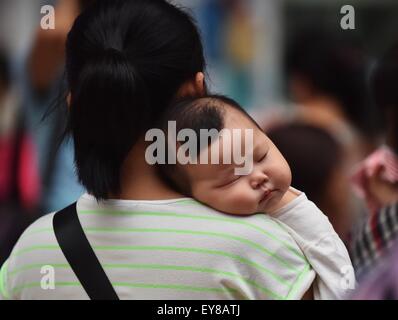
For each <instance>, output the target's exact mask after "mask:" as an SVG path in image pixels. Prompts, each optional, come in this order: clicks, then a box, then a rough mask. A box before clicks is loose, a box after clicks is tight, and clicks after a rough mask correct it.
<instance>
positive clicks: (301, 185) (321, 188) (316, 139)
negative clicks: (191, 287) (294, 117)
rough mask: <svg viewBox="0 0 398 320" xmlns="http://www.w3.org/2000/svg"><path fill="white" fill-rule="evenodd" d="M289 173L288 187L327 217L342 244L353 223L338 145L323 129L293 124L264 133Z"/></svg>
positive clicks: (347, 184) (341, 153)
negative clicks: (309, 201)
mask: <svg viewBox="0 0 398 320" xmlns="http://www.w3.org/2000/svg"><path fill="white" fill-rule="evenodd" d="M267 135H268V136H269V138H270V139H271V140H272V141H274V143H275V145H276V146H277V148H278V149H279V150H280V151H281V153H282V154H283V156H284V157H285V158H286V160H287V162H288V163H289V165H290V167H291V170H292V177H293V181H292V186H293V187H295V188H298V189H300V190H302V191H303V192H304V193H305V194H306V195H307V197H308V198H309V199H311V201H313V202H314V203H315V204H316V205H317V206H318V207H319V208H320V209H321V211H322V212H323V213H325V214H326V216H327V217H328V218H329V220H330V222H331V223H332V225H333V227H334V229H335V230H336V232H337V233H338V235H339V236H340V238H342V239H343V240H344V241H347V237H348V233H349V231H350V229H351V225H352V223H353V216H352V213H351V212H350V211H349V192H348V190H349V183H348V180H347V179H346V177H345V174H344V173H345V168H344V167H343V166H344V162H343V150H342V146H341V145H340V144H339V143H338V142H337V141H336V139H334V138H333V136H332V135H331V134H330V133H328V132H327V131H326V130H324V129H321V128H319V127H315V126H311V125H307V124H300V123H296V124H295V123H293V124H286V125H281V126H278V127H274V128H273V129H271V130H269V131H268V132H267Z"/></svg>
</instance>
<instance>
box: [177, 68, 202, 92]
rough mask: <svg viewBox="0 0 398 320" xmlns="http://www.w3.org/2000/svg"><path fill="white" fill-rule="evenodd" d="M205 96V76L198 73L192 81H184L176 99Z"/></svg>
mask: <svg viewBox="0 0 398 320" xmlns="http://www.w3.org/2000/svg"><path fill="white" fill-rule="evenodd" d="M205 94H206V85H205V75H204V73H203V72H198V73H197V74H196V75H195V78H194V79H191V80H188V81H186V82H185V83H184V84H183V85H182V86H181V87H180V89H179V90H178V93H177V97H178V98H183V97H189V96H193V97H194V96H204V95H205Z"/></svg>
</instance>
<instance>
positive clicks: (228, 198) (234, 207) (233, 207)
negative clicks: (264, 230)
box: [220, 188, 258, 215]
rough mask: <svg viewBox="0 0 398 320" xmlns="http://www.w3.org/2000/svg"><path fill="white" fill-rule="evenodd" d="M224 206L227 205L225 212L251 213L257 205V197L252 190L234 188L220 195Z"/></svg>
mask: <svg viewBox="0 0 398 320" xmlns="http://www.w3.org/2000/svg"><path fill="white" fill-rule="evenodd" d="M220 198H221V199H222V202H223V203H224V207H226V208H227V207H228V210H225V211H226V212H231V213H235V214H243V215H244V214H252V213H255V212H256V210H257V207H258V199H257V198H256V197H255V195H254V194H253V192H250V190H245V189H244V188H235V189H234V190H231V191H229V192H226V193H225V194H223V195H220Z"/></svg>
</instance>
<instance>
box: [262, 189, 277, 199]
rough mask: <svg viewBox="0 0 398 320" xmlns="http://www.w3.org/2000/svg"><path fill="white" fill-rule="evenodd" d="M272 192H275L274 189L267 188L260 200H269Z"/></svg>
mask: <svg viewBox="0 0 398 320" xmlns="http://www.w3.org/2000/svg"><path fill="white" fill-rule="evenodd" d="M272 192H274V190H269V189H267V190H265V191H264V193H263V196H262V198H261V200H260V202H263V201H265V200H267V199H268V198H269V197H270V196H271V194H272Z"/></svg>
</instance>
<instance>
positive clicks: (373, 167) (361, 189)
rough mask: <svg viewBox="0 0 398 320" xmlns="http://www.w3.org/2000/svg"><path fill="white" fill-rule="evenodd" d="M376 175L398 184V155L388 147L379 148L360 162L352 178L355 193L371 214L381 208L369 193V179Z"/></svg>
mask: <svg viewBox="0 0 398 320" xmlns="http://www.w3.org/2000/svg"><path fill="white" fill-rule="evenodd" d="M377 174H380V177H381V179H382V180H384V181H386V182H388V183H397V182H398V155H397V154H395V152H394V151H393V150H392V149H391V148H389V147H388V146H382V147H380V148H379V149H377V150H376V151H375V152H374V153H372V154H371V155H370V156H369V157H368V158H366V159H365V160H364V161H362V162H361V163H360V164H359V165H358V166H357V167H356V168H355V173H354V174H353V176H352V183H353V186H354V190H355V192H356V193H357V194H358V196H360V197H361V198H362V199H364V200H365V201H366V203H367V206H368V208H369V210H370V211H371V213H372V214H374V213H376V212H377V211H379V210H380V209H381V208H382V206H383V204H381V203H379V202H378V201H377V199H375V198H374V197H373V196H372V195H371V193H370V192H369V179H370V178H371V177H374V176H375V175H377Z"/></svg>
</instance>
